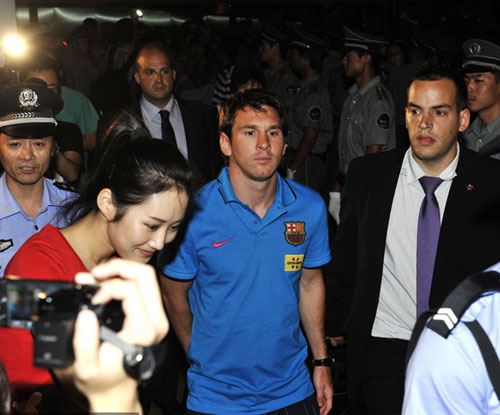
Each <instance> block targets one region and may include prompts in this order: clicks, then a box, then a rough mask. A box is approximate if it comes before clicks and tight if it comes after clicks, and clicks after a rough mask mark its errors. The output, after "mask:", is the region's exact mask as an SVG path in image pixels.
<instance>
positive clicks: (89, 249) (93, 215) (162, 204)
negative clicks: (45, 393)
mask: <svg viewBox="0 0 500 415" xmlns="http://www.w3.org/2000/svg"><path fill="white" fill-rule="evenodd" d="M102 138H103V141H102V146H101V152H100V153H101V156H100V157H99V162H98V163H97V166H96V168H95V170H94V172H93V174H92V175H91V177H90V179H89V182H88V185H87V187H86V189H85V190H84V191H83V192H82V193H81V194H80V195H79V197H77V198H75V199H74V200H73V201H71V202H70V203H69V204H68V205H67V207H66V210H65V212H64V213H65V214H66V215H67V216H68V217H69V219H70V223H71V224H70V225H69V226H67V227H66V228H62V229H58V228H55V227H53V226H50V225H47V226H46V227H44V228H43V229H42V230H41V231H40V232H38V233H37V234H36V235H35V236H34V237H32V238H30V239H28V240H27V241H26V243H25V244H24V245H23V246H22V247H21V248H20V249H19V251H18V252H17V253H16V255H15V256H14V257H13V258H12V260H11V262H10V263H9V264H8V266H7V268H6V272H5V275H16V276H18V277H21V278H30V279H42V280H54V279H57V280H62V281H74V276H75V274H76V273H78V272H87V271H89V270H91V269H92V268H93V267H94V266H96V265H97V264H100V263H102V262H104V261H106V260H107V259H109V258H110V257H113V256H118V257H121V258H124V259H128V260H133V261H136V262H140V263H147V262H149V260H150V259H151V257H152V256H153V254H154V253H155V252H157V251H159V250H161V249H162V248H163V246H164V245H165V244H166V243H169V242H171V241H172V240H173V239H174V238H175V236H176V234H177V231H178V229H179V226H180V224H181V222H182V220H183V217H184V213H185V210H186V206H187V203H188V200H189V196H190V195H191V194H192V192H193V191H194V183H195V174H194V172H193V170H192V169H191V167H190V166H189V164H188V162H187V161H186V159H185V158H184V157H183V156H182V154H181V153H180V152H179V151H178V150H177V148H176V147H175V146H173V145H171V144H168V143H166V142H164V141H161V140H157V139H152V138H151V137H150V136H149V133H148V132H147V130H146V129H145V128H144V127H143V126H142V124H141V123H140V122H139V121H138V120H137V118H135V117H134V116H133V115H131V114H128V113H122V114H120V115H119V116H118V117H117V118H115V119H114V120H112V122H111V123H110V124H109V125H108V126H107V127H106V128H105V130H104V134H103V137H102ZM0 344H2V347H1V348H0V358H1V360H2V362H3V363H4V365H5V368H6V371H7V374H8V376H9V379H10V382H11V384H12V385H13V387H14V388H16V387H23V386H26V385H27V384H29V385H30V386H31V387H37V386H38V385H41V384H50V383H52V379H51V376H50V374H49V372H48V371H46V370H42V369H37V368H35V367H34V366H33V357H32V356H33V341H32V338H31V335H30V333H29V332H28V331H27V330H15V329H0Z"/></svg>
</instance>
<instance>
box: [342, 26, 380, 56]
mask: <svg viewBox="0 0 500 415" xmlns="http://www.w3.org/2000/svg"><path fill="white" fill-rule="evenodd" d="M386 45H388V41H387V40H386V39H384V38H382V37H379V36H374V35H371V34H368V33H363V32H360V31H358V30H353V29H351V28H348V27H347V26H344V48H345V52H346V53H347V52H349V51H350V50H352V49H361V50H364V51H366V52H367V53H380V52H381V49H382V47H383V46H386Z"/></svg>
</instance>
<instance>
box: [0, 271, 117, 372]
mask: <svg viewBox="0 0 500 415" xmlns="http://www.w3.org/2000/svg"><path fill="white" fill-rule="evenodd" d="M98 289H99V287H97V286H94V285H78V284H74V283H71V282H64V281H48V280H25V279H9V278H3V279H0V327H10V328H17V329H30V330H31V332H32V334H33V341H34V363H35V366H38V367H43V368H47V369H56V368H65V367H68V366H69V365H71V363H73V360H74V353H73V344H72V342H73V332H74V324H75V319H76V316H77V315H78V313H79V312H80V311H81V310H85V309H90V310H93V311H94V312H95V313H96V314H97V317H98V319H99V324H100V325H101V326H106V327H108V328H110V329H111V330H113V331H115V332H118V331H120V330H121V327H122V325H123V320H124V318H125V316H124V314H123V310H122V308H121V302H120V301H116V300H112V301H110V302H109V303H107V304H92V303H91V299H92V297H93V296H94V294H95V293H96V292H97V290H98Z"/></svg>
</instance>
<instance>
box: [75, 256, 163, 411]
mask: <svg viewBox="0 0 500 415" xmlns="http://www.w3.org/2000/svg"><path fill="white" fill-rule="evenodd" d="M76 282H77V283H79V284H96V283H99V284H100V289H99V291H98V292H97V293H96V294H95V296H94V297H93V299H92V303H93V304H97V303H104V302H108V301H110V300H120V301H121V304H122V308H123V312H124V314H125V320H124V322H123V327H122V329H121V331H120V332H119V333H118V336H119V337H120V339H121V340H122V341H123V342H125V343H126V344H128V345H139V346H146V347H147V346H151V345H153V344H156V343H158V342H159V341H160V340H161V339H162V338H163V337H164V336H165V335H166V333H167V331H168V327H169V326H168V321H167V318H166V316H165V312H164V310H163V305H162V302H161V296H160V291H159V287H158V283H157V280H156V274H155V271H154V269H153V268H152V267H151V266H148V265H143V264H139V263H137V262H132V261H127V260H122V259H113V260H111V261H109V262H107V263H105V264H102V265H98V266H97V267H95V268H94V269H93V270H92V271H91V273H90V274H78V275H77V276H76ZM73 348H74V352H75V362H74V365H73V369H74V381H75V384H76V386H77V387H78V389H80V391H82V392H83V393H84V394H85V395H86V396H87V397H88V399H89V401H90V404H91V410H92V411H117V410H118V408H117V404H118V403H120V404H121V405H122V408H121V409H120V410H123V411H137V410H140V408H139V407H138V403H137V396H136V388H137V383H138V379H135V378H133V377H131V376H129V375H127V373H126V372H125V369H124V363H125V362H124V352H123V351H122V350H121V349H120V348H119V347H117V346H115V345H114V344H111V343H109V342H106V341H105V342H103V343H101V342H100V327H99V322H98V319H97V316H96V314H95V313H94V312H92V311H90V310H84V311H81V312H80V314H79V315H78V318H77V320H76V324H75V333H74V337H73Z"/></svg>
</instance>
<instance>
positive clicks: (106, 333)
mask: <svg viewBox="0 0 500 415" xmlns="http://www.w3.org/2000/svg"><path fill="white" fill-rule="evenodd" d="M100 335H101V340H103V341H107V342H110V343H111V344H114V345H115V346H116V347H118V348H120V349H121V350H122V351H123V370H125V373H126V374H127V375H129V376H130V377H132V378H134V379H137V380H148V379H150V378H151V376H153V372H154V370H155V367H156V362H155V356H154V354H153V351H152V350H151V347H146V346H140V345H137V344H129V343H127V342H126V341H124V340H122V339H120V337H118V334H116V333H115V332H114V331H113V330H111V329H110V328H108V327H106V326H101V328H100Z"/></svg>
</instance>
